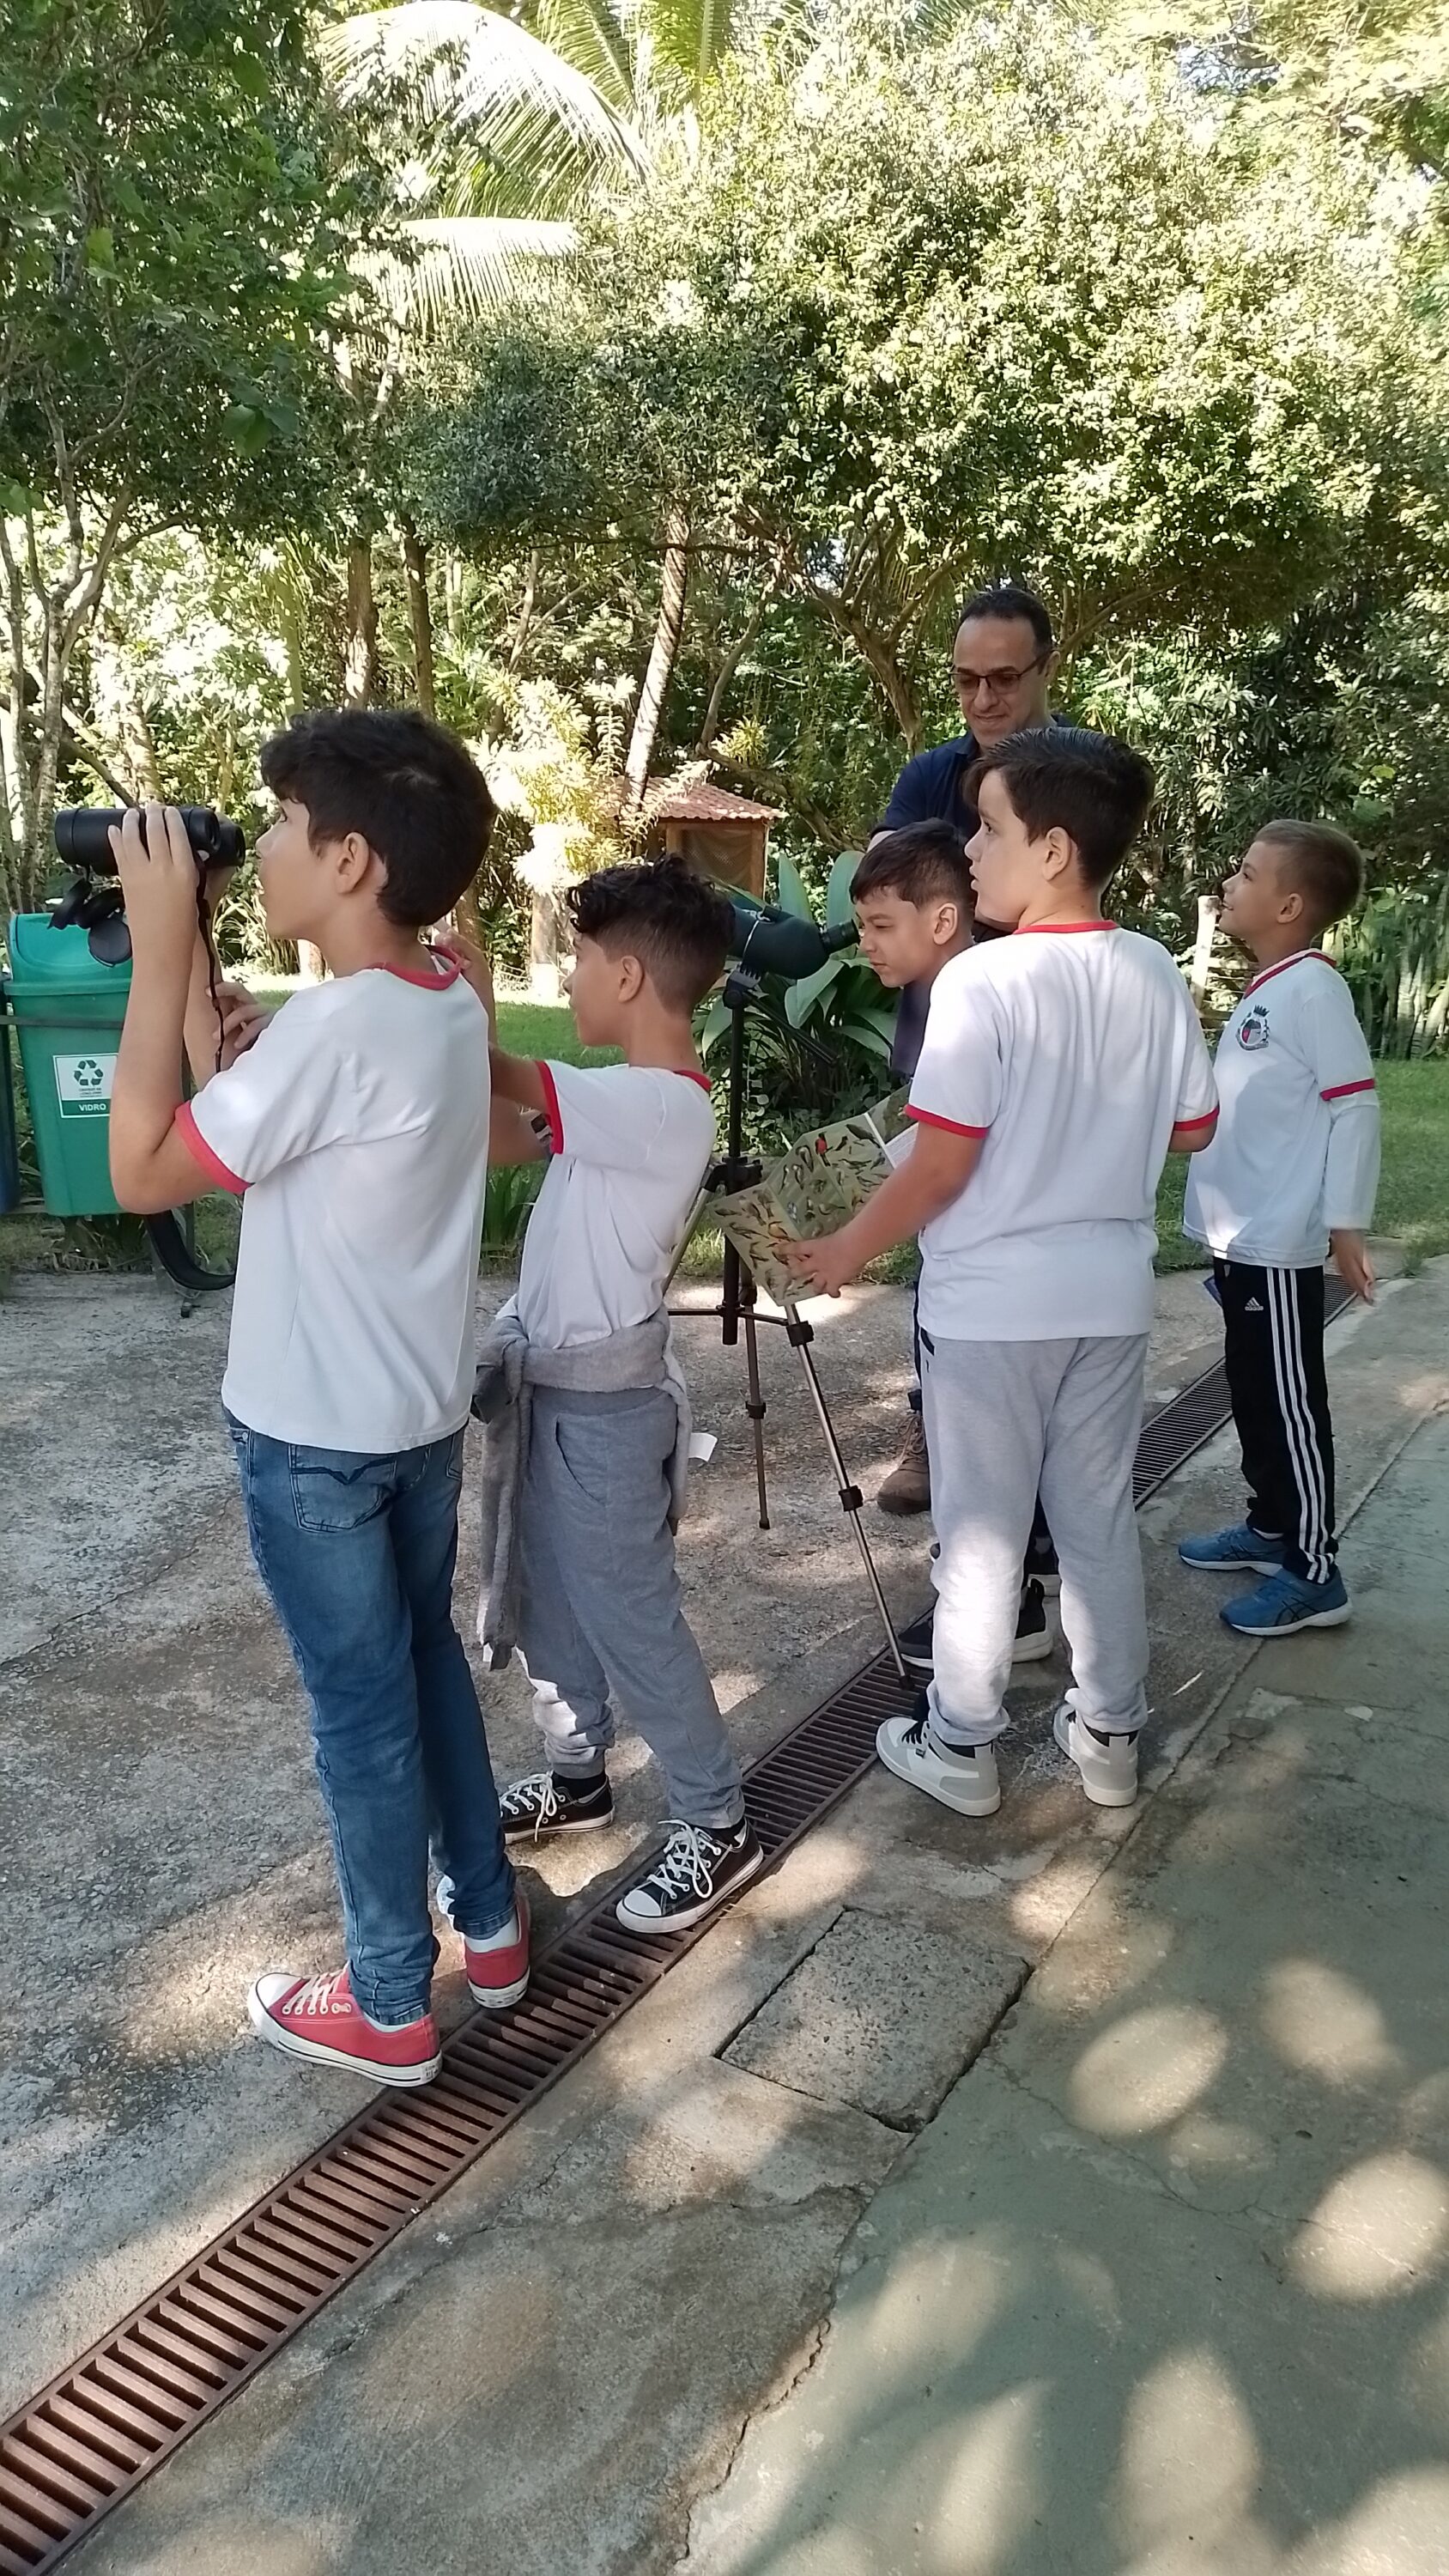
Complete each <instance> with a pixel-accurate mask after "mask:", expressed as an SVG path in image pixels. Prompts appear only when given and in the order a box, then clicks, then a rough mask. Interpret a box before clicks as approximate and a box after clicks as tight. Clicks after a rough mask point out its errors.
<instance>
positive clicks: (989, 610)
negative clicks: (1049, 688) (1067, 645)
mask: <svg viewBox="0 0 1449 2576" xmlns="http://www.w3.org/2000/svg"><path fill="white" fill-rule="evenodd" d="M973 617H1020V618H1024V619H1025V621H1026V623H1027V625H1028V626H1029V627H1030V628H1031V632H1032V639H1033V641H1034V643H1035V645H1036V650H1037V659H1038V661H1043V660H1045V658H1046V656H1047V654H1048V653H1050V651H1051V649H1052V647H1053V645H1054V644H1055V642H1056V640H1057V639H1056V637H1055V635H1054V634H1053V633H1052V621H1051V614H1050V611H1049V610H1048V609H1047V608H1046V606H1045V605H1044V603H1043V602H1042V601H1041V600H1039V599H1038V597H1037V595H1036V592H1035V591H1034V590H1026V589H1024V588H1023V586H1022V584H1021V583H1020V582H1019V581H992V582H988V583H987V584H986V587H985V589H984V590H973V591H972V593H971V596H970V598H969V599H963V600H962V602H961V606H960V608H959V609H958V611H957V614H956V629H955V631H956V633H957V634H958V635H959V634H960V632H961V629H962V627H963V626H967V625H969V624H970V622H971V620H972V618H973Z"/></svg>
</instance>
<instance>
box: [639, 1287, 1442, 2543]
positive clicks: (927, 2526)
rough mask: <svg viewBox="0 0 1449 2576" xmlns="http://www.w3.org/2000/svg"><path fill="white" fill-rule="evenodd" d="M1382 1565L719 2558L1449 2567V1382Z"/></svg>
mask: <svg viewBox="0 0 1449 2576" xmlns="http://www.w3.org/2000/svg"><path fill="white" fill-rule="evenodd" d="M1440 1293H1441V1296H1442V1289H1441V1292H1440ZM1348 1562H1349V1567H1350V1579H1351V1581H1352V1583H1353V1585H1354V1588H1355V1592H1356V1596H1357V1603H1358V1615H1357V1618H1356V1620H1355V1623H1354V1625H1353V1626H1352V1628H1351V1629H1349V1630H1346V1631H1344V1632H1342V1633H1341V1634H1334V1635H1331V1636H1330V1635H1323V1636H1319V1637H1317V1638H1314V1639H1311V1640H1303V1641H1298V1642H1289V1641H1285V1642H1284V1643H1282V1644H1280V1645H1278V1646H1276V1647H1273V1648H1271V1649H1269V1650H1267V1651H1265V1652H1264V1653H1262V1654H1260V1655H1259V1656H1258V1657H1257V1659H1256V1660H1255V1662H1254V1663H1253V1665H1252V1666H1251V1667H1250V1669H1249V1671H1248V1672H1247V1673H1246V1674H1245V1675H1244V1676H1243V1677H1242V1679H1241V1681H1240V1682H1239V1683H1238V1685H1237V1686H1236V1688H1235V1689H1234V1690H1233V1691H1232V1693H1231V1694H1230V1696H1229V1698H1228V1700H1227V1702H1226V1703H1225V1705H1224V1707H1223V1708H1222V1709H1221V1711H1220V1712H1219V1714H1218V1715H1217V1716H1216V1717H1215V1718H1214V1720H1213V1721H1212V1723H1211V1724H1210V1726H1209V1727H1208V1728H1207V1730H1206V1732H1205V1733H1204V1734H1203V1736H1202V1737H1201V1739H1200V1740H1199V1742H1198V1743H1197V1744H1196V1746H1195V1747H1194V1748H1193V1751H1192V1753H1191V1755H1190V1756H1189V1758H1188V1759H1187V1760H1186V1761H1185V1762H1184V1763H1183V1764H1182V1766H1181V1768H1180V1769H1179V1770H1178V1771H1177V1772H1176V1774H1175V1775H1174V1777H1173V1778H1172V1780H1171V1781H1170V1782H1169V1783H1168V1784H1167V1785H1166V1786H1165V1787H1164V1788H1163V1789H1162V1790H1161V1791H1160V1793H1159V1794H1158V1796H1157V1797H1156V1798H1155V1799H1154V1800H1153V1801H1152V1802H1151V1804H1150V1806H1149V1807H1148V1809H1147V1810H1146V1812H1145V1813H1144V1814H1143V1815H1142V1817H1141V1821H1140V1823H1139V1824H1138V1826H1137V1828H1136V1830H1135V1831H1134V1832H1133V1833H1132V1834H1131V1835H1130V1837H1129V1838H1128V1839H1127V1840H1126V1841H1125V1842H1124V1844H1123V1846H1122V1847H1121V1849H1120V1850H1119V1852H1118V1854H1117V1855H1116V1858H1115V1860H1114V1864H1113V1866H1112V1868H1111V1869H1110V1871H1108V1872H1107V1873H1106V1874H1105V1875H1104V1876H1103V1877H1102V1878H1101V1879H1099V1881H1098V1882H1097V1885H1096V1887H1095V1888H1094V1890H1093V1891H1092V1893H1091V1894H1090V1896H1088V1897H1087V1899H1086V1901H1085V1902H1084V1903H1083V1904H1082V1905H1081V1907H1080V1908H1079V1909H1078V1911H1077V1912H1076V1913H1075V1914H1074V1915H1073V1917H1072V1919H1071V1921H1070V1923H1069V1924H1068V1925H1067V1926H1066V1928H1065V1930H1064V1932H1063V1934H1062V1937H1061V1939H1060V1940H1059V1941H1058V1942H1057V1943H1056V1944H1055V1946H1054V1947H1053V1949H1052V1951H1051V1953H1050V1956H1049V1957H1048V1959H1047V1960H1046V1961H1045V1963H1044V1965H1043V1966H1042V1968H1041V1969H1040V1971H1039V1972H1038V1974H1037V1975H1036V1976H1035V1977H1034V1978H1033V1979H1032V1980H1031V1982H1030V1984H1029V1986H1028V1987H1027V1988H1026V1991H1025V1994H1024V1997H1023V1999H1022V2003H1021V2005H1020V2007H1019V2009H1018V2010H1017V2011H1016V2012H1015V2013H1014V2014H1013V2015H1012V2016H1011V2018H1010V2020H1009V2021H1008V2022H1007V2023H1005V2024H1004V2025H1003V2026H1002V2028H1001V2029H1000V2031H999V2032H998V2034H997V2037H996V2040H995V2042H994V2043H993V2045H992V2047H991V2048H990V2049H989V2050H988V2051H987V2052H986V2053H985V2054H984V2055H983V2056H982V2057H981V2058H980V2059H979V2060H978V2062H977V2063H976V2065H975V2066H974V2067H973V2068H972V2070H971V2072H970V2073H969V2075H968V2076H966V2078H965V2079H964V2080H963V2081H962V2082H960V2083H959V2084H958V2085H957V2086H956V2087H955V2088H954V2090H953V2091H952V2092H951V2093H950V2094H949V2095H948V2097H947V2099H946V2101H945V2103H944V2104H943V2106H942V2108H941V2110H940V2112H939V2113H938V2115H937V2116H936V2118H935V2119H934V2120H932V2121H931V2122H930V2124H929V2125H928V2126H927V2127H926V2128H925V2129H924V2130H923V2132H922V2134H921V2135H920V2137H919V2139H918V2140H917V2142H916V2144H915V2146H914V2147H913V2148H912V2150H911V2152H910V2153H909V2155H907V2156H906V2157H905V2158H904V2159H903V2160H902V2162H901V2164H900V2165H899V2166H898V2167H897V2169H896V2171H895V2173H894V2174H893V2175H892V2177H891V2179H890V2180H889V2181H888V2182H887V2183H886V2185H885V2186H884V2188H883V2189H882V2190H881V2191H880V2192H879V2193H878V2194H877V2195H876V2197H875V2198H874V2199H873V2201H872V2203H871V2207H870V2211H869V2215H868V2217H867V2218H866V2219H864V2220H862V2222H861V2223H860V2225H859V2226H858V2228H857V2230H856V2232H855V2236H854V2238H853V2240H852V2243H851V2246H850V2248H849V2250H848V2251H847V2253H846V2255H845V2258H844V2260H843V2262H842V2266H841V2275H842V2277H841V2283H840V2286H839V2289H838V2292H837V2296H836V2298H835V2300H834V2301H833V2302H832V2305H831V2308H830V2311H829V2314H828V2318H827V2319H826V2321H825V2323H824V2324H823V2326H822V2329H821V2332H820V2334H819V2335H818V2336H817V2337H816V2338H815V2339H814V2340H813V2342H812V2343H811V2345H810V2346H809V2347H808V2348H807V2350H806V2353H805V2355H804V2357H803V2362H802V2366H801V2368H800V2370H799V2373H798V2375H797V2377H796V2379H795V2382H794V2385H793V2386H792V2388H791V2391H790V2393H789V2395H788V2396H787V2397H786V2398H785V2399H784V2400H783V2402H782V2403H780V2404H779V2405H777V2406H776V2407H775V2408H774V2409H773V2410H770V2411H767V2412H766V2413H764V2414H763V2415H761V2416H759V2417H758V2418H756V2419H755V2420H754V2421H752V2423H751V2424H750V2426H749V2428H748V2431H747V2433H746V2435H745V2437H744V2439H743V2440H742V2442H741V2444H740V2446H739V2449H738V2451H737V2453H736V2456H735V2458H734V2460H733V2462H732V2464H731V2468H730V2472H729V2474H728V2476H727V2477H726V2479H725V2480H724V2481H723V2483H722V2485H721V2487H720V2488H719V2490H718V2491H717V2492H716V2493H715V2494H714V2495H712V2496H711V2497H710V2498H709V2499H708V2500H707V2501H705V2502H704V2503H702V2504H701V2505H700V2506H699V2507H698V2508H697V2510H696V2512H695V2514H694V2517H693V2520H692V2524H691V2533H690V2546H689V2549H688V2552H687V2555H686V2556H685V2557H684V2559H683V2560H682V2562H681V2565H682V2567H683V2568H684V2569H687V2570H688V2571H689V2576H907V2571H909V2572H910V2576H918V2571H919V2576H928V2571H929V2576H968V2571H969V2576H987V2571H990V2576H1008V2571H1011V2576H1126V2571H1128V2570H1131V2571H1133V2576H1147V2571H1149V2570H1150V2571H1151V2576H1179V2571H1181V2576H1187V2571H1189V2570H1192V2571H1193V2576H1443V2571H1444V2570H1445V2569H1446V2568H1449V1984H1446V1979H1445V1934H1446V1928H1449V1927H1446V1919H1445V1918H1446V1903H1449V1760H1446V1756H1449V1704H1446V1689H1445V1671H1446V1663H1449V1592H1446V1585H1445V1569H1446V1566H1449V1414H1446V1413H1444V1412H1442V1411H1441V1412H1439V1413H1438V1414H1436V1415H1435V1416H1434V1417H1433V1418H1432V1419H1431V1420H1429V1421H1427V1422H1426V1423H1425V1424H1424V1425H1423V1427H1422V1428H1421V1429H1419V1430H1418V1431H1417V1432H1416V1433H1415V1435H1414V1437H1413V1439H1412V1440H1411V1441H1410V1443H1409V1445H1408V1447H1407V1449H1406V1450H1405V1451H1404V1453H1403V1454H1402V1456H1401V1457H1400V1459H1399V1460H1398V1461H1397V1463H1396V1464H1395V1465H1394V1466H1393V1467H1392V1468H1391V1469H1390V1471H1389V1473H1388V1475H1387V1476H1386V1478H1385V1480H1384V1482H1383V1484H1382V1485H1381V1486H1380V1488H1379V1490H1378V1492H1377V1493H1376V1494H1375V1495H1374V1496H1373V1497H1372V1499H1371V1500H1370V1502H1369V1503H1368V1504H1367V1506H1366V1507H1365V1509H1364V1511H1363V1513H1362V1515H1361V1517H1360V1518H1359V1520H1358V1521H1357V1522H1356V1524H1355V1525H1354V1527H1353V1530H1352V1533H1351V1540H1350V1546H1349V1549H1348Z"/></svg>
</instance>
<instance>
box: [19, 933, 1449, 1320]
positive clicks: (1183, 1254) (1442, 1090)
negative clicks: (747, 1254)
mask: <svg viewBox="0 0 1449 2576" xmlns="http://www.w3.org/2000/svg"><path fill="white" fill-rule="evenodd" d="M292 989H293V988H292V987H291V986H290V985H287V984H272V983H266V984H258V985H257V986H256V990H257V993H258V995H259V998H261V999H262V1000H263V1001H266V1002H270V1003H280V1002H283V1001H285V999H286V997H287V994H288V992H289V991H290V990H292ZM498 1033H499V1036H500V1038H501V1040H502V1042H503V1044H504V1046H505V1047H506V1048H507V1049H508V1051H509V1053H510V1054H512V1055H527V1056H555V1057H557V1058H558V1059H559V1060H560V1061H561V1062H562V1063H565V1064H606V1063H608V1062H609V1061H610V1060H611V1059H610V1057H609V1055H608V1054H607V1053H606V1052H604V1051H602V1050H598V1049H592V1050H591V1049H588V1048H584V1047H581V1046H580V1044H579V1041H578V1036H577V1032H576V1031H575V1028H574V1024H573V1018H572V1015H571V1013H570V1012H569V1011H568V1010H567V1009H566V1008H565V1007H564V1006H562V1005H559V1006H557V1007H550V1006H548V1005H547V1004H544V1003H541V1002H524V1001H517V1000H512V999H504V1000H500V1002H499V1005H498ZM1377 1073H1378V1082H1379V1092H1380V1097H1381V1099H1382V1103H1383V1122H1384V1169H1383V1180H1382V1183H1381V1185H1380V1189H1379V1203H1378V1213H1377V1215H1376V1217H1375V1219H1374V1230H1375V1232H1376V1233H1378V1234H1388V1235H1396V1236H1397V1237H1398V1238H1399V1240H1400V1241H1401V1242H1402V1243H1403V1245H1404V1248H1405V1251H1406V1253H1407V1256H1408V1265H1409V1267H1410V1269H1416V1268H1417V1267H1418V1266H1419V1264H1420V1263H1421V1262H1423V1261H1426V1260H1429V1259H1431V1258H1432V1257H1433V1255H1434V1254H1436V1253H1441V1252H1449V1059H1444V1058H1436V1059H1434V1060H1432V1061H1430V1062H1428V1063H1419V1064H1399V1063H1382V1064H1380V1065H1379V1066H1378V1067H1377ZM21 1114H22V1124H23V1125H24V1110H23V1104H22V1111H21ZM1186 1184H1187V1159H1186V1157H1185V1156H1183V1155H1173V1156H1172V1158H1171V1160H1170V1161H1169V1163H1168V1166H1167V1169H1166V1171H1165V1172H1164V1174H1163V1176H1162V1187H1161V1189H1160V1191H1159V1192H1158V1201H1157V1230H1158V1236H1159V1241H1160V1250H1159V1252H1158V1256H1157V1267H1158V1269H1159V1270H1199V1269H1202V1268H1204V1267H1205V1263H1204V1258H1203V1253H1202V1250H1201V1247H1200V1246H1199V1245H1198V1244H1195V1243H1189V1242H1188V1241H1187V1239H1186V1238H1185V1236H1184V1234H1183V1231H1182V1194H1183V1191H1184V1189H1185V1187H1186ZM234 1222H235V1212H234V1207H232V1205H231V1204H230V1203H228V1205H227V1207H226V1208H225V1209H218V1211H217V1212H216V1224H217V1226H219V1227H221V1228H223V1229H225V1228H226V1227H227V1226H228V1225H234ZM198 1226H199V1230H200V1233H201V1236H202V1240H203V1244H204V1245H207V1247H208V1248H209V1249H211V1250H212V1257H213V1258H218V1257H220V1255H221V1253H222V1251H223V1250H224V1245H223V1244H222V1242H221V1240H220V1239H219V1238H218V1241H217V1243H216V1245H215V1246H214V1247H212V1246H211V1245H210V1244H209V1237H210V1235H211V1233H212V1231H213V1227H212V1225H211V1222H210V1216H209V1208H208V1203H206V1202H202V1203H201V1205H200V1209H199V1214H198ZM138 1239H139V1229H138V1228H137V1227H136V1226H135V1225H134V1223H128V1222H127V1221H124V1220H121V1221H117V1220H107V1219H98V1220H96V1221H95V1222H93V1223H85V1222H83V1221H81V1222H78V1223H77V1224H75V1225H73V1226H70V1227H65V1226H61V1225H59V1224H58V1223H56V1222H55V1221H54V1220H53V1219H51V1218H47V1217H44V1216H40V1215H34V1214H29V1213H27V1214H26V1215H24V1216H11V1217H0V1274H3V1273H4V1272H5V1271H6V1270H7V1269H35V1268H44V1269H50V1268H54V1267H58V1266H60V1267H67V1268H68V1267H84V1268H88V1269H107V1268H117V1269H121V1268H130V1267H132V1266H134V1265H135V1263H136V1261H137V1259H138V1257H139V1258H144V1256H143V1255H141V1254H140V1253H139V1240H138ZM720 1250H721V1246H720V1238H719V1236H718V1234H717V1233H714V1232H713V1231H710V1230H705V1229H701V1231H700V1233H699V1234H698V1235H697V1236H696V1237H695V1239H694V1241H693V1243H692V1244H691V1246H690V1248H689V1252H688V1254H687V1256H686V1259H685V1262H684V1269H685V1272H686V1274H687V1275H689V1276H691V1277H695V1278H711V1277H714V1276H717V1274H718V1270H719V1262H720ZM496 1257H501V1256H496ZM913 1265H914V1254H913V1252H912V1251H911V1250H910V1249H908V1248H907V1249H903V1250H902V1251H900V1252H896V1253H891V1254H888V1255H887V1256H886V1258H885V1259H884V1260H883V1261H881V1262H879V1263H877V1264H875V1265H874V1266H873V1268H872V1270H871V1271H870V1273H869V1275H870V1277H871V1278H873V1279H886V1280H892V1281H897V1280H904V1279H908V1278H909V1277H910V1276H911V1275H912V1271H913Z"/></svg>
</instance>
